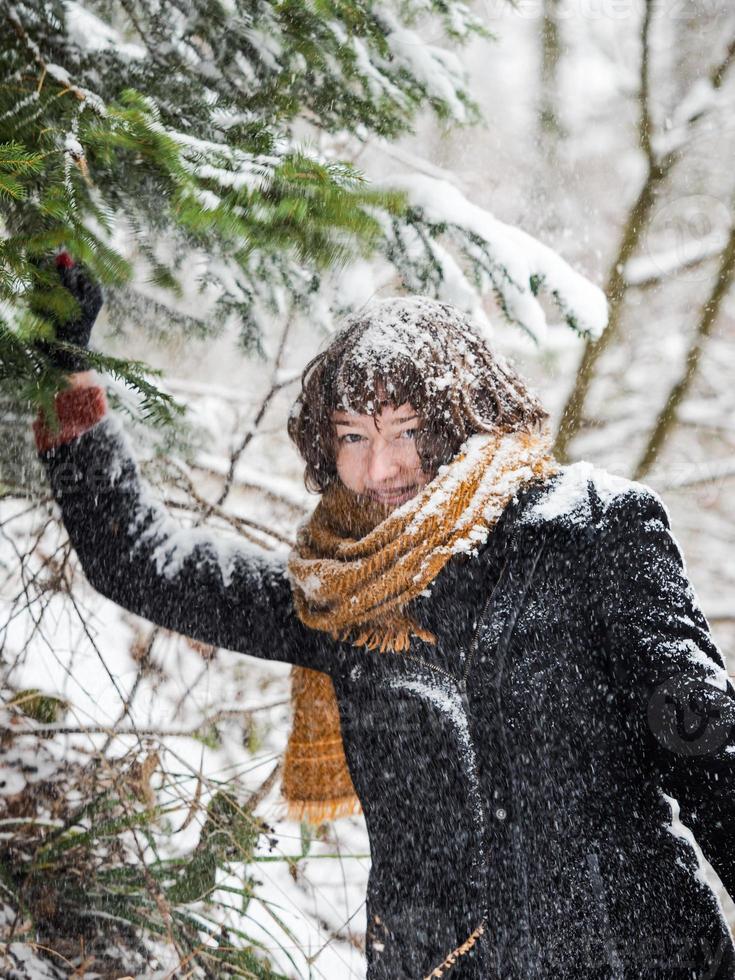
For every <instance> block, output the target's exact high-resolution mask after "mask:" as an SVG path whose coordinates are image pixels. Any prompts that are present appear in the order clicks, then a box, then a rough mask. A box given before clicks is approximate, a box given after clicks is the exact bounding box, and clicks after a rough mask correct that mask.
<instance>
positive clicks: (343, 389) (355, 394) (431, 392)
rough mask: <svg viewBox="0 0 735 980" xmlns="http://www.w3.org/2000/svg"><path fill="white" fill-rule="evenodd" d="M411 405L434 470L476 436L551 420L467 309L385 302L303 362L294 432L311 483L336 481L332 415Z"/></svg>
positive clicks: (414, 300) (421, 301)
mask: <svg viewBox="0 0 735 980" xmlns="http://www.w3.org/2000/svg"><path fill="white" fill-rule="evenodd" d="M404 402H409V403H410V404H411V405H412V406H413V407H414V408H415V409H416V411H417V412H418V414H419V416H420V418H421V429H420V431H419V433H418V434H417V438H416V448H417V451H418V453H419V456H420V458H421V460H422V462H423V464H424V469H425V470H426V472H428V473H431V474H433V473H435V472H436V470H437V469H438V468H439V466H441V465H442V464H443V463H447V462H449V460H451V458H452V457H453V456H454V455H455V453H456V452H457V450H458V449H459V447H460V446H461V445H462V443H463V442H464V441H465V439H466V438H467V437H468V436H470V435H473V434H474V433H477V432H490V431H498V430H501V431H504V432H513V431H518V430H521V429H525V430H527V431H530V430H531V429H533V428H535V427H538V426H540V425H542V424H543V423H544V422H545V421H546V419H548V417H549V416H548V412H547V411H546V410H545V409H544V408H543V406H542V405H541V403H540V402H539V400H538V399H537V398H536V396H535V395H533V394H532V393H531V392H530V391H529V390H528V388H527V387H526V383H525V382H524V380H523V379H522V378H521V376H520V375H519V374H518V373H517V372H516V371H515V370H514V369H513V368H512V367H511V366H510V364H509V363H508V361H507V360H506V359H505V358H504V357H503V356H502V355H500V354H498V353H496V352H494V351H491V350H490V348H489V347H488V346H487V344H486V343H485V341H484V340H483V339H482V337H481V336H480V335H479V334H478V333H477V331H476V330H475V328H474V327H473V325H472V322H471V321H470V319H469V317H467V316H466V315H465V314H464V313H462V312H461V311H460V310H458V309H455V308H454V307H452V306H450V305H449V304H447V303H440V302H439V301H437V300H433V299H429V298H427V297H423V296H407V297H395V298H391V299H384V300H379V301H376V302H373V303H371V304H370V305H369V306H368V307H367V308H366V309H364V310H362V311H361V312H360V313H357V314H354V315H353V316H351V317H349V318H347V319H346V321H345V323H344V326H343V328H342V329H341V330H340V331H339V332H338V333H337V334H336V335H335V336H334V337H332V338H331V340H330V342H329V344H328V346H327V347H326V349H325V350H323V351H322V352H321V353H319V354H317V355H316V357H314V358H312V360H311V361H309V363H308V364H307V365H306V367H305V368H304V371H303V374H302V377H301V392H300V394H299V396H298V398H297V399H296V402H295V403H294V405H293V407H292V409H291V412H290V415H289V420H288V434H289V436H290V437H291V439H292V440H293V442H294V443H295V445H296V447H297V449H298V450H299V453H300V454H301V456H302V457H303V459H304V460H305V462H306V472H305V475H304V480H305V483H306V486H307V487H308V488H309V489H310V490H316V491H323V490H324V489H326V487H327V486H328V485H329V483H330V482H332V481H333V480H334V479H336V477H337V469H336V464H335V445H336V443H335V428H334V425H333V423H332V421H331V415H332V412H333V411H335V410H341V411H347V412H357V413H359V414H366V415H373V416H377V415H378V414H379V413H380V411H381V409H382V407H383V405H386V404H390V405H392V406H393V407H397V406H398V405H402V404H403V403H404Z"/></svg>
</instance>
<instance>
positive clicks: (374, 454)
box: [368, 443, 400, 484]
mask: <svg viewBox="0 0 735 980" xmlns="http://www.w3.org/2000/svg"><path fill="white" fill-rule="evenodd" d="M399 472H400V465H399V460H398V454H397V453H396V452H395V450H394V448H393V447H392V446H391V445H390V444H387V445H386V444H385V443H384V444H383V445H379V446H373V447H371V449H370V456H369V459H368V477H369V479H370V482H371V483H372V484H379V483H383V482H385V481H386V480H390V479H391V478H392V477H394V476H397V475H398V473H399Z"/></svg>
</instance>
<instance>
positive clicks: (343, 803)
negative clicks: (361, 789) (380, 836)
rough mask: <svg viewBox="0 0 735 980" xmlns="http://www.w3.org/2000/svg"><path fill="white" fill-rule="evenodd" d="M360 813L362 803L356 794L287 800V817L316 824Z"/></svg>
mask: <svg viewBox="0 0 735 980" xmlns="http://www.w3.org/2000/svg"><path fill="white" fill-rule="evenodd" d="M360 813H362V804H361V803H360V800H359V798H358V797H357V795H356V794H355V795H352V796H343V797H341V798H340V799H335V800H287V806H286V817H287V818H288V819H289V820H296V821H298V822H299V823H301V822H303V823H309V824H314V825H318V824H320V823H324V822H325V821H326V820H338V819H339V818H340V817H353V816H357V815H359V814H360Z"/></svg>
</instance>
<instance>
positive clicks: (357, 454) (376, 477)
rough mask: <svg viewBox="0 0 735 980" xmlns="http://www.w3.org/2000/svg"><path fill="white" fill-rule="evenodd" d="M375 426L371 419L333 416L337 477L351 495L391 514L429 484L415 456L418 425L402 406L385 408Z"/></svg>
mask: <svg viewBox="0 0 735 980" xmlns="http://www.w3.org/2000/svg"><path fill="white" fill-rule="evenodd" d="M377 421H378V424H377V425H376V424H375V420H374V419H373V416H372V415H357V414H355V413H352V412H343V411H335V412H332V422H333V423H334V426H335V429H336V439H337V443H336V465H337V473H338V475H339V478H340V480H341V481H342V483H344V485H345V486H346V487H348V488H349V489H350V490H353V491H354V492H355V493H358V494H362V495H364V496H366V497H368V498H370V499H371V500H374V501H376V502H378V503H381V504H384V505H385V506H387V507H389V508H391V509H392V508H394V507H398V506H400V505H401V504H402V503H405V501H406V500H409V499H410V498H411V497H413V496H414V495H415V494H416V493H417V492H418V490H420V489H421V487H423V486H424V485H425V484H426V483H427V482H428V479H429V477H428V475H427V474H426V473H424V471H423V469H422V466H421V460H420V458H419V454H418V453H417V451H416V433H417V431H418V429H419V426H420V419H419V416H418V415H417V414H416V412H415V410H414V409H413V407H412V406H411V405H410V404H409V403H408V402H405V403H404V404H403V405H399V406H398V407H397V408H393V407H392V406H391V405H384V406H383V408H382V410H381V412H380V414H379V415H378V417H377Z"/></svg>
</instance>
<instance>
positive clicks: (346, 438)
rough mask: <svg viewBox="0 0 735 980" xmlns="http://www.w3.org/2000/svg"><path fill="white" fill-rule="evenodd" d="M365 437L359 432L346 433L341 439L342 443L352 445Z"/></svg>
mask: <svg viewBox="0 0 735 980" xmlns="http://www.w3.org/2000/svg"><path fill="white" fill-rule="evenodd" d="M362 438H363V437H362V436H361V435H360V434H359V433H357V432H346V433H345V434H344V435H343V436H340V437H339V441H340V442H349V443H351V442H352V441H353V439H354V440H358V439H362Z"/></svg>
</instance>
